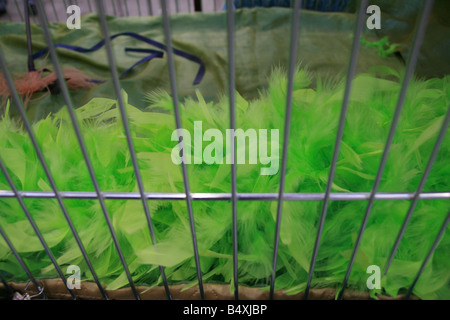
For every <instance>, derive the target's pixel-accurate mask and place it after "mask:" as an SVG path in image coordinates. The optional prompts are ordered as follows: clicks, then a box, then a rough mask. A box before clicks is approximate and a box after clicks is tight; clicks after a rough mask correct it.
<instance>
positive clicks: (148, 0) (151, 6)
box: [147, 0, 153, 16]
mask: <svg viewBox="0 0 450 320" xmlns="http://www.w3.org/2000/svg"><path fill="white" fill-rule="evenodd" d="M147 3H148V14H149V15H150V16H153V5H152V0H147Z"/></svg>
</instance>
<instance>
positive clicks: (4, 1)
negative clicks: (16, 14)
mask: <svg viewBox="0 0 450 320" xmlns="http://www.w3.org/2000/svg"><path fill="white" fill-rule="evenodd" d="M0 1H1V2H2V3H3V6H4V7H5V9H6V15H7V16H8V19H9V21H10V22H12V21H13V19H12V17H11V15H10V14H9V11H8V9H7V5H6V0H0Z"/></svg>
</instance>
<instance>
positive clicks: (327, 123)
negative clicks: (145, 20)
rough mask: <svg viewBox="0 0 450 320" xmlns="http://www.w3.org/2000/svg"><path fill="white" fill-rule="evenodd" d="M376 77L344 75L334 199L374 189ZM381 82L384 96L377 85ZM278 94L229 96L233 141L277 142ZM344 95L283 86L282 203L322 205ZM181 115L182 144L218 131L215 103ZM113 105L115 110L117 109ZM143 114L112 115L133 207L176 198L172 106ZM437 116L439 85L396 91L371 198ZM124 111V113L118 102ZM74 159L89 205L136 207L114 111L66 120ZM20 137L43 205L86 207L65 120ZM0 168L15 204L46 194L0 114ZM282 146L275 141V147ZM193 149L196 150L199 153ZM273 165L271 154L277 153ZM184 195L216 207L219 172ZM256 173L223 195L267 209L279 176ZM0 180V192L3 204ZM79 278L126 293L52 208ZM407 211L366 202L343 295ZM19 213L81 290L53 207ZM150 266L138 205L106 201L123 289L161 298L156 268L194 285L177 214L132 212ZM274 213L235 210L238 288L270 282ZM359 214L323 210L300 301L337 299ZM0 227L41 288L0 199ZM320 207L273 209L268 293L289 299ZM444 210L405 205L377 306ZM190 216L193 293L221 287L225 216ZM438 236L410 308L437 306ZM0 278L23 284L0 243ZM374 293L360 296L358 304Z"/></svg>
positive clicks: (444, 285) (96, 104)
mask: <svg viewBox="0 0 450 320" xmlns="http://www.w3.org/2000/svg"><path fill="white" fill-rule="evenodd" d="M380 70H381V71H384V73H387V74H386V75H387V77H380V76H375V75H374V74H360V75H358V76H357V77H356V78H355V80H354V81H353V87H352V94H351V99H350V105H349V110H348V115H347V118H346V125H345V130H344V137H343V142H342V147H341V152H340V156H339V160H338V164H337V170H336V176H335V179H334V184H333V191H334V192H368V191H370V190H371V187H372V185H373V182H374V176H375V174H376V171H377V169H378V165H379V161H380V158H381V155H382V151H383V147H384V143H385V141H386V137H387V133H388V130H389V126H390V124H391V119H392V115H393V111H394V108H395V105H396V102H397V98H398V92H399V89H400V79H401V75H399V74H396V73H395V72H394V71H392V70H385V69H380ZM387 78H389V79H391V80H387ZM286 88H287V80H286V76H285V74H284V73H283V72H282V71H280V70H274V72H273V74H272V76H271V79H270V84H269V87H268V89H267V90H265V91H264V92H262V93H261V95H260V98H259V99H257V100H254V101H246V100H245V99H244V98H243V97H241V96H239V94H237V99H236V103H237V108H236V109H237V110H236V112H237V115H236V117H237V118H236V121H237V123H236V127H237V128H242V129H244V130H246V129H248V128H254V129H273V128H278V129H280V139H282V133H283V123H284V113H285V104H286ZM343 92H344V84H343V82H339V83H329V82H328V83H327V82H323V81H318V82H317V83H316V84H314V85H311V83H310V80H309V77H308V74H307V73H306V72H305V71H303V70H299V71H298V72H297V73H296V75H295V83H294V94H293V111H292V112H293V113H292V122H291V132H290V137H291V138H290V141H289V154H288V163H287V175H286V186H285V191H286V192H324V190H325V186H326V182H327V178H328V172H329V167H330V161H331V155H332V152H333V146H334V142H335V135H336V130H337V124H338V119H339V114H340V110H341V105H342V98H343ZM197 96H198V97H197V99H191V98H189V99H186V100H185V101H183V104H182V107H181V112H182V124H183V128H185V129H187V130H189V131H190V132H191V133H192V132H193V123H194V121H200V120H201V121H203V130H206V129H208V128H218V129H220V130H221V131H222V132H223V133H225V130H226V129H227V128H228V127H229V102H228V99H227V98H226V97H222V98H220V99H219V101H218V102H216V103H214V102H209V103H207V102H205V101H204V100H203V98H202V96H201V94H200V93H198V95H197ZM124 98H125V100H127V96H126V94H125V93H124ZM148 100H149V108H148V110H145V111H141V110H138V109H137V108H135V107H133V106H131V105H129V104H127V103H126V108H127V112H128V117H129V122H130V125H131V129H132V135H133V140H134V143H135V148H136V152H137V157H138V161H139V166H140V171H141V174H142V177H143V181H144V187H145V190H146V191H147V192H184V189H183V179H182V174H181V168H180V166H179V165H175V164H173V162H172V161H171V151H172V149H173V147H174V146H175V145H176V144H177V142H173V141H171V139H170V137H171V134H172V132H173V130H174V129H175V120H174V117H173V112H172V110H173V109H172V99H171V97H170V96H169V95H168V94H167V93H165V92H162V91H157V92H153V93H151V94H149V95H148ZM449 101H450V77H445V78H443V79H431V80H427V81H424V80H418V79H415V80H414V81H412V83H411V85H410V90H409V93H408V95H407V98H406V102H405V105H404V109H403V112H402V116H401V119H400V122H399V125H398V129H397V131H396V135H395V139H394V143H393V145H392V148H391V151H390V154H389V157H388V161H387V164H386V169H385V172H384V175H383V179H382V182H381V186H380V189H379V191H382V192H414V191H415V189H416V187H417V185H418V183H419V180H420V177H421V174H422V173H423V170H424V167H425V165H426V163H427V160H428V157H429V155H430V152H431V149H432V147H433V145H434V142H435V140H436V136H437V132H438V130H439V129H440V126H441V124H442V121H443V117H444V115H445V112H446V108H447V107H448V105H449ZM125 102H126V101H125ZM76 114H77V117H78V120H79V122H80V125H81V129H82V132H83V135H84V139H85V142H86V145H87V148H88V152H89V155H90V158H91V160H92V163H93V166H94V169H95V173H96V176H97V178H98V181H99V184H100V188H101V190H102V191H111V192H116V191H120V192H137V191H138V189H137V186H136V182H135V176H134V172H133V167H132V162H131V159H130V155H129V152H128V147H127V144H126V138H125V135H124V131H123V128H122V124H121V120H120V114H119V112H118V109H117V107H116V101H114V100H110V99H106V98H95V99H92V100H91V101H90V102H89V103H88V104H87V105H85V106H83V107H82V108H79V109H77V110H76ZM33 129H34V132H35V134H36V136H37V139H38V141H39V143H40V146H41V148H42V150H43V153H44V155H45V157H46V160H47V162H48V164H49V166H50V169H51V172H52V174H53V176H54V177H55V179H56V184H57V186H58V188H59V190H64V191H94V188H93V186H92V183H91V180H90V178H89V175H88V171H87V168H86V165H85V162H84V161H83V158H82V155H81V152H80V149H79V146H78V143H77V140H76V137H75V134H74V131H73V128H72V125H71V122H70V119H69V117H68V113H67V111H66V110H65V108H64V109H62V111H60V112H58V113H56V114H53V115H50V116H48V117H47V118H46V119H45V120H42V121H39V122H38V123H35V124H33ZM0 136H1V137H2V139H0V154H1V157H2V159H3V161H4V162H5V164H6V166H7V168H8V170H9V172H10V174H11V175H12V177H13V180H14V182H15V184H16V186H17V188H18V189H19V190H44V191H51V189H50V187H49V183H48V181H47V179H46V177H45V175H44V172H43V170H42V168H41V166H40V164H39V161H38V159H37V156H36V154H35V152H34V149H33V147H32V144H31V142H30V139H29V137H28V135H27V134H26V132H25V130H24V129H23V128H22V126H21V125H20V124H19V123H17V122H15V121H14V120H12V119H11V118H10V117H9V116H8V115H7V114H6V116H5V117H4V118H3V120H2V121H0ZM281 145H282V141H280V146H281ZM204 146H205V143H204ZM280 154H281V152H280ZM449 158H450V140H449V135H447V138H446V139H445V141H444V144H443V145H442V147H441V150H440V152H439V155H438V158H437V159H436V162H435V165H434V167H433V169H432V171H431V173H430V177H429V179H428V181H427V183H426V186H425V190H424V191H427V192H432V191H447V192H448V191H449V190H450V179H449V176H450V175H449V173H450V161H448V159H449ZM187 167H188V174H189V179H190V187H191V191H192V192H226V193H229V192H230V190H231V189H230V188H231V183H230V166H229V165H226V164H223V165H207V164H195V165H194V164H192V165H187ZM260 168H261V164H242V165H241V164H239V165H238V166H237V181H238V184H237V188H238V191H239V192H258V193H259V192H271V193H277V192H278V186H279V180H280V174H279V173H278V174H276V175H273V176H263V175H260ZM8 189H9V186H8V184H7V182H6V179H5V178H4V177H3V176H1V177H0V190H8ZM64 203H65V205H66V206H67V208H68V212H69V214H70V216H71V218H72V219H73V221H74V224H75V227H76V228H77V230H78V232H79V234H80V237H81V239H82V241H83V244H84V246H85V248H86V250H87V252H88V255H89V257H90V258H91V260H92V263H93V266H94V269H95V271H96V272H97V274H98V275H99V277H100V279H101V281H102V283H103V284H106V285H107V286H108V289H117V288H120V287H123V286H126V285H127V279H126V276H125V274H124V272H123V268H122V265H121V263H120V260H119V258H118V254H117V252H116V250H115V247H114V245H113V242H112V239H111V236H110V234H109V231H108V228H107V226H106V223H105V219H104V217H103V214H102V211H101V209H100V205H99V202H98V201H96V200H79V199H77V200H75V199H66V200H64ZM409 203H410V201H376V202H375V204H374V207H373V210H372V213H371V217H370V220H369V223H368V225H367V229H366V231H365V234H364V237H363V241H362V243H361V246H360V249H359V252H358V255H357V258H356V261H355V265H354V267H353V270H352V274H351V276H350V279H349V285H350V286H351V287H352V288H353V289H356V290H360V291H367V290H368V289H367V287H366V280H367V278H368V277H369V274H368V273H366V269H367V267H368V266H369V265H379V266H380V268H381V269H382V270H383V267H384V265H385V263H386V260H387V258H388V255H389V253H390V250H391V248H392V245H393V243H394V241H395V238H396V235H397V233H398V231H399V228H400V226H401V224H402V222H403V219H404V217H405V214H406V212H407V210H408V206H409ZM25 204H26V206H27V207H28V209H29V210H30V212H31V214H32V216H33V217H34V219H35V221H36V222H37V225H38V226H39V228H40V230H41V232H42V233H43V234H44V237H45V239H46V241H47V243H48V245H49V246H50V248H51V250H52V252H53V254H54V255H55V257H57V261H58V263H59V264H60V265H61V266H62V269H63V270H64V271H65V269H66V268H65V267H64V266H68V265H71V264H76V265H78V266H80V268H81V271H82V279H84V280H92V276H91V274H90V272H89V269H88V268H87V266H86V264H85V263H84V260H83V258H82V255H81V252H80V250H79V248H78V246H77V245H76V243H75V240H74V239H73V236H72V234H71V232H70V230H69V228H68V225H67V222H66V221H65V219H64V217H63V215H62V212H61V210H60V208H59V206H58V204H57V202H56V201H55V200H53V199H25ZM148 204H149V206H150V210H151V215H152V219H153V224H154V227H155V232H156V238H157V241H158V250H156V249H155V248H154V247H153V245H152V243H151V238H150V233H149V230H148V227H147V222H146V219H145V215H144V211H143V206H142V202H141V201H138V200H106V205H107V209H108V212H109V215H110V217H111V220H112V223H113V226H114V228H115V231H116V233H117V235H118V238H119V242H120V244H121V247H122V250H123V252H124V255H125V257H126V260H127V264H128V266H129V269H130V271H131V272H132V275H133V279H134V280H135V281H136V282H137V283H141V284H146V285H149V286H156V285H161V277H160V274H159V270H158V268H157V266H158V265H162V266H164V267H165V268H166V269H165V270H166V273H167V276H168V279H169V282H170V283H180V282H188V283H190V284H191V285H195V284H196V269H195V263H194V259H193V247H192V240H191V234H190V229H189V218H188V213H187V207H186V202H185V201H148ZM276 206H277V203H276V201H240V202H238V205H237V219H238V221H237V226H238V251H239V272H238V273H239V283H241V284H243V285H248V286H261V287H262V288H263V289H267V286H268V284H269V281H270V275H271V267H272V255H273V243H274V231H275V216H276ZM366 206H367V202H366V201H348V202H342V201H334V202H331V203H330V206H329V209H328V214H327V219H326V222H325V227H324V231H323V236H322V239H321V246H320V250H319V253H318V259H317V264H316V269H315V273H314V278H313V282H312V285H313V287H339V286H340V283H341V282H342V280H343V278H344V275H345V272H346V269H347V266H348V263H349V259H350V255H351V251H352V248H353V246H354V243H355V239H356V235H357V233H358V230H359V227H360V225H361V221H362V217H363V214H364V211H365V208H366ZM0 208H1V209H0V225H1V227H2V228H3V229H4V231H5V232H6V234H7V235H8V236H9V238H10V239H11V241H12V242H13V244H14V246H15V247H16V249H17V250H18V251H19V253H20V254H21V256H22V257H23V258H24V260H25V261H26V263H27V265H28V266H29V267H30V269H31V271H32V272H33V274H34V275H35V276H38V277H55V276H57V274H56V271H55V269H54V267H53V265H52V264H51V263H50V260H49V258H48V257H47V255H46V254H45V252H44V251H43V248H42V245H41V244H40V242H39V241H38V239H37V237H36V235H35V234H34V233H33V230H32V228H31V226H30V223H29V222H28V221H27V220H26V217H25V215H24V213H23V211H22V210H21V208H20V206H19V204H18V202H17V200H16V199H5V198H0ZM321 208H322V202H321V201H299V202H294V201H285V202H284V205H283V215H282V225H281V235H280V237H281V238H280V247H279V255H278V265H277V279H276V283H275V289H277V290H278V289H283V290H285V291H286V292H287V293H288V294H295V293H298V292H300V291H302V290H304V289H305V285H306V280H307V276H308V270H309V264H310V260H311V256H312V250H313V245H314V240H315V236H316V234H317V227H318V220H319V216H320V210H321ZM448 209H449V202H448V200H427V201H425V200H421V201H419V202H418V205H417V208H416V210H415V212H414V214H413V217H412V220H411V222H410V224H409V226H408V228H407V231H406V234H405V236H404V238H403V240H402V242H401V245H400V248H399V250H398V253H397V255H396V257H395V259H394V262H393V264H392V266H391V268H390V271H389V273H388V274H387V275H386V276H385V277H383V278H382V288H383V289H382V290H383V292H384V293H386V294H389V295H392V296H396V295H397V294H398V293H399V292H401V291H402V290H404V289H405V288H408V287H409V285H410V284H411V283H412V281H413V279H414V277H415V276H416V274H417V272H418V270H419V268H420V265H421V263H422V261H423V259H424V258H425V256H426V254H427V252H428V250H429V248H430V247H431V244H432V242H433V241H434V239H435V237H436V235H437V232H438V230H439V228H440V226H441V225H442V222H443V221H444V219H445V216H446V214H447V212H448ZM193 213H194V217H195V226H196V231H197V239H198V246H199V253H200V261H201V269H202V273H203V280H204V281H205V282H219V283H230V282H232V276H233V264H232V261H233V259H232V220H231V204H230V202H228V201H194V203H193ZM449 250H450V233H449V232H448V230H447V232H446V234H445V235H444V237H443V239H442V241H441V242H440V245H439V247H438V248H437V250H436V251H435V253H434V255H433V257H432V259H431V260H430V262H429V263H428V266H427V268H426V269H425V272H424V273H423V275H422V276H421V278H420V281H419V282H418V283H417V285H416V287H415V290H414V294H416V295H417V296H419V297H420V298H423V299H449V298H450V286H449V281H450V268H449V266H450V255H449V254H448V253H449ZM0 270H1V271H2V275H3V276H4V277H6V278H7V279H8V280H16V281H23V280H26V279H27V278H26V276H25V274H24V272H23V271H22V270H21V268H20V267H19V265H18V263H17V261H16V260H15V258H14V256H13V255H12V253H11V251H10V250H9V248H8V247H7V246H6V243H5V242H4V241H3V239H0ZM382 290H370V293H371V295H372V296H374V294H375V293H380V292H381V291H382Z"/></svg>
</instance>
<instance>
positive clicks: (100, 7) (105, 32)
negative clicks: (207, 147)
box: [97, 0, 171, 299]
mask: <svg viewBox="0 0 450 320" xmlns="http://www.w3.org/2000/svg"><path fill="white" fill-rule="evenodd" d="M97 7H98V10H99V17H100V24H101V28H102V32H103V36H104V38H105V48H106V50H107V54H108V61H109V65H110V70H111V73H112V76H113V83H114V89H115V93H116V96H117V99H118V105H119V109H120V115H121V118H122V124H123V127H124V130H125V135H126V139H127V145H128V148H129V152H130V156H131V160H132V163H133V170H134V174H135V177H136V182H137V185H138V188H139V192H140V195H141V201H142V204H143V207H144V212H145V217H146V219H147V225H148V228H149V231H150V236H151V239H152V243H153V245H154V246H155V247H156V248H157V244H156V236H155V232H154V228H153V223H152V219H151V217H150V210H149V207H148V203H147V199H145V197H144V184H143V182H142V177H141V174H140V171H139V164H138V160H137V156H136V151H135V148H134V143H133V138H132V136H131V130H130V126H129V123H128V116H127V112H126V110H125V104H124V101H123V97H122V94H121V89H120V83H119V76H118V73H117V69H116V64H115V60H114V55H113V52H112V48H111V42H110V35H109V30H108V26H107V22H106V17H105V15H104V13H103V12H104V11H103V10H104V6H103V1H102V0H100V1H97ZM159 270H160V273H161V277H162V279H163V283H164V288H165V290H166V295H167V298H168V299H171V295H170V291H169V286H168V284H167V279H166V275H165V272H164V268H163V267H162V266H159Z"/></svg>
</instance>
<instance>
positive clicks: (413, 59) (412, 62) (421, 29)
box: [338, 0, 434, 300]
mask: <svg viewBox="0 0 450 320" xmlns="http://www.w3.org/2000/svg"><path fill="white" fill-rule="evenodd" d="M433 2H434V0H429V1H426V2H425V6H424V9H423V13H422V15H421V17H420V21H419V25H418V28H417V29H416V32H415V39H414V44H413V48H412V51H411V53H410V56H409V59H408V63H407V69H406V73H405V76H404V79H403V84H402V88H401V91H400V94H399V98H398V102H397V106H396V109H395V114H394V117H393V120H392V123H391V128H390V130H389V135H388V138H387V141H386V145H385V147H384V150H383V156H382V159H381V162H380V166H379V167H378V171H377V175H376V177H375V182H374V185H373V187H372V191H371V193H370V198H369V203H368V205H367V208H366V212H365V214H364V219H363V221H362V224H361V228H360V230H359V234H358V238H357V240H356V243H355V247H354V248H353V253H352V257H351V259H350V263H349V265H348V268H347V272H346V275H345V278H344V281H343V283H342V289H341V290H340V292H339V294H338V299H339V300H341V299H342V298H343V295H344V291H345V289H346V286H347V283H348V279H349V277H350V273H351V271H352V267H353V263H354V261H355V258H356V254H357V252H358V248H359V245H360V243H361V240H362V236H363V233H364V230H365V228H366V225H367V222H368V221H369V216H370V212H371V209H372V206H373V203H374V200H375V194H376V193H377V191H378V187H379V185H380V182H381V177H382V175H383V171H384V167H385V165H386V161H387V157H388V154H389V149H390V147H391V144H392V141H393V139H394V135H395V130H396V128H397V123H398V121H399V118H400V113H401V110H402V107H403V103H404V101H405V98H406V93H407V91H408V86H409V81H410V79H411V77H412V76H413V73H414V69H415V66H416V63H417V59H418V56H419V51H420V46H421V44H422V40H423V37H424V34H425V29H426V24H427V21H428V17H429V15H430V12H431V9H432V7H433Z"/></svg>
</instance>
